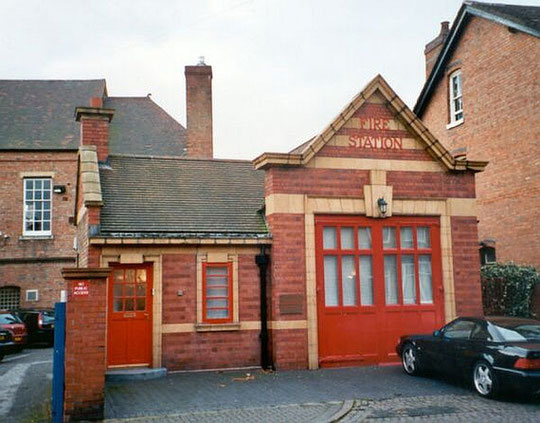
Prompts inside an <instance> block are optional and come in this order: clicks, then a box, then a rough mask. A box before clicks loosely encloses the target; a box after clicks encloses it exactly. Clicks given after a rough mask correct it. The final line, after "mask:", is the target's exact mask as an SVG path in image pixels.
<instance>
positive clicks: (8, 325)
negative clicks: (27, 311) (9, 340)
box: [0, 311, 27, 351]
mask: <svg viewBox="0 0 540 423" xmlns="http://www.w3.org/2000/svg"><path fill="white" fill-rule="evenodd" d="M0 329H7V330H9V331H10V332H11V334H12V335H13V342H15V349H16V350H19V351H21V350H22V349H23V348H24V346H25V345H26V342H27V333H26V325H25V324H24V323H23V321H22V320H21V319H20V318H19V316H17V314H15V313H12V312H10V311H2V312H0Z"/></svg>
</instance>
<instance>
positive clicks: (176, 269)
mask: <svg viewBox="0 0 540 423" xmlns="http://www.w3.org/2000/svg"><path fill="white" fill-rule="evenodd" d="M162 265H163V287H162V289H163V304H162V313H163V317H162V319H163V323H164V324H170V323H196V322H197V292H196V289H197V262H196V255H195V254H164V255H163V261H162ZM259 283H260V282H259V269H258V267H257V265H256V264H255V255H254V254H239V255H238V294H239V299H238V300H239V318H240V321H241V322H242V321H260V303H259V295H260V294H259V289H260V288H259ZM179 290H183V291H184V295H183V296H178V295H177V293H178V291H179ZM259 334H260V331H259V330H242V331H240V330H234V331H227V332H191V333H170V334H164V335H163V344H162V346H163V351H162V354H163V365H164V366H165V367H167V368H168V369H170V370H189V369H215V368H227V367H245V366H258V365H260V357H261V355H260V354H261V353H260V351H261V349H260V339H259Z"/></svg>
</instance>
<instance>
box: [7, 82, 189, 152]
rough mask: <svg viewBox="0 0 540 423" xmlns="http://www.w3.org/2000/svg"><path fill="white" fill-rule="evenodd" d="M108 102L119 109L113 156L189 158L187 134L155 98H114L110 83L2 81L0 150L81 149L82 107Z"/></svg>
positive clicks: (113, 127)
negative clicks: (79, 111)
mask: <svg viewBox="0 0 540 423" xmlns="http://www.w3.org/2000/svg"><path fill="white" fill-rule="evenodd" d="M90 97H103V98H104V102H103V106H104V107H106V108H113V109H115V114H114V117H113V120H112V122H111V124H110V127H109V131H110V132H109V148H110V152H111V153H112V154H115V153H116V154H144V155H153V156H183V155H185V151H184V150H185V146H186V130H185V129H184V127H183V126H182V125H180V124H179V123H178V122H177V121H176V120H174V119H173V118H172V117H171V116H169V115H168V114H167V113H166V112H165V111H164V110H163V109H162V108H161V107H159V106H158V105H157V104H156V103H155V102H154V101H152V99H151V98H150V97H108V96H107V88H106V83H105V80H104V79H97V80H63V81H60V80H58V81H54V80H0V150H77V149H78V147H79V137H80V123H78V122H76V121H75V117H74V111H75V107H77V106H86V105H89V102H90Z"/></svg>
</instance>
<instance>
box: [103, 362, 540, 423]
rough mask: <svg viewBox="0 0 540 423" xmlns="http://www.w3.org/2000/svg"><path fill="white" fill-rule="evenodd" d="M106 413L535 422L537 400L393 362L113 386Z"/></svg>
mask: <svg viewBox="0 0 540 423" xmlns="http://www.w3.org/2000/svg"><path fill="white" fill-rule="evenodd" d="M105 413H106V417H107V418H108V419H118V420H122V419H125V418H131V419H134V418H135V420H134V421H141V422H142V421H160V422H161V421H163V422H204V421H208V422H223V421H226V422H229V421H260V422H271V421H275V422H302V421H306V422H314V421H321V422H325V421H344V422H345V421H347V422H356V421H384V422H386V421H395V420H400V421H403V420H409V419H410V420H416V419H422V420H423V421H426V420H428V421H429V420H431V421H464V420H467V419H468V420H473V421H485V420H488V419H489V421H501V422H502V421H510V420H514V421H531V422H533V421H534V422H538V421H540V402H538V401H524V402H519V401H516V400H513V401H510V402H508V401H506V402H500V401H490V400H484V399H481V398H478V397H477V396H476V395H475V394H474V393H473V392H472V391H470V390H469V389H468V388H467V386H465V385H463V384H461V383H457V382H453V383H447V382H445V381H443V380H442V379H440V378H437V377H428V378H413V377H409V376H406V375H405V374H404V373H403V372H402V370H401V368H400V367H398V366H389V367H357V368H347V369H326V370H317V371H283V372H275V373H264V372H262V371H253V372H251V373H249V374H247V373H246V372H210V373H177V374H171V375H169V376H167V377H166V378H163V379H158V380H153V381H137V382H116V383H108V385H107V391H106V408H105ZM137 417H141V418H140V419H139V418H137ZM516 419H517V420H516Z"/></svg>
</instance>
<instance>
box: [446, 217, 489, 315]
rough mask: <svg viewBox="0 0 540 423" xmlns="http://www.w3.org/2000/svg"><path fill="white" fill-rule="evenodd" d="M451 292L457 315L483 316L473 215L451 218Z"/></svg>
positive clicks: (475, 227) (478, 258)
mask: <svg viewBox="0 0 540 423" xmlns="http://www.w3.org/2000/svg"><path fill="white" fill-rule="evenodd" d="M451 227H452V252H453V267H454V291H455V293H456V294H455V299H456V313H457V315H458V316H482V315H483V314H484V312H483V309H482V287H481V284H480V271H479V269H480V257H479V255H478V238H477V236H478V235H477V224H476V218H475V217H452V218H451Z"/></svg>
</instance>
